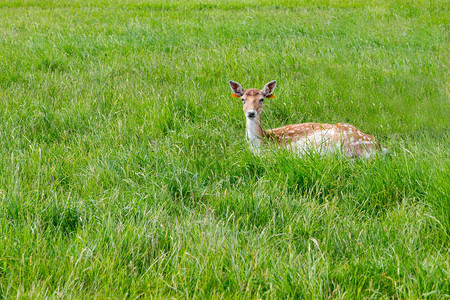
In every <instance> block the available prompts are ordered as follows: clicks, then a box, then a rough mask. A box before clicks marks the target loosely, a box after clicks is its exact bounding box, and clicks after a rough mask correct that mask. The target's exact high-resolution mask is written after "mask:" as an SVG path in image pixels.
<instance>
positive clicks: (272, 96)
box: [266, 95, 275, 98]
mask: <svg viewBox="0 0 450 300" xmlns="http://www.w3.org/2000/svg"><path fill="white" fill-rule="evenodd" d="M266 98H275V96H274V95H269V96H267V97H266Z"/></svg>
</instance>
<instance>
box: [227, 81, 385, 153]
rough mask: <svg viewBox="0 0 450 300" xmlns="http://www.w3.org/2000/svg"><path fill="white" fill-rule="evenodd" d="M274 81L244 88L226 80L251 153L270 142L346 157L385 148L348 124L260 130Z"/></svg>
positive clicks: (274, 84) (302, 150)
mask: <svg viewBox="0 0 450 300" xmlns="http://www.w3.org/2000/svg"><path fill="white" fill-rule="evenodd" d="M276 84H277V82H276V81H275V80H274V81H271V82H269V83H267V84H266V85H265V86H264V88H263V89H262V90H258V89H247V90H245V89H244V88H242V86H241V85H240V84H239V83H237V82H235V81H230V86H231V89H232V91H233V94H232V96H233V97H237V98H241V100H242V104H243V105H244V114H245V117H246V120H247V124H246V127H247V138H248V143H249V146H250V149H251V150H252V151H253V153H259V152H260V149H261V146H262V145H264V144H268V143H273V144H275V145H277V146H278V147H285V148H288V149H290V150H293V151H295V152H297V153H299V154H305V153H310V152H313V153H314V152H315V153H319V154H327V153H334V152H337V151H340V152H341V153H343V154H344V155H346V156H348V157H353V158H356V157H370V156H372V155H374V154H375V153H376V152H377V151H380V150H382V151H383V152H386V150H387V149H386V148H383V147H382V146H381V144H380V143H379V142H378V141H377V140H376V139H375V138H374V137H373V136H371V135H369V134H365V133H363V132H361V130H359V129H358V128H356V127H355V126H353V125H351V124H345V123H338V124H319V123H301V124H293V125H288V126H284V127H280V128H275V129H269V130H264V129H262V127H261V113H262V110H263V102H264V99H266V98H275V97H274V96H273V94H272V93H273V90H274V89H275V86H276Z"/></svg>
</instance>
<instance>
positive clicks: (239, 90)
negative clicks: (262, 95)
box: [230, 81, 244, 97]
mask: <svg viewBox="0 0 450 300" xmlns="http://www.w3.org/2000/svg"><path fill="white" fill-rule="evenodd" d="M230 87H231V90H232V91H233V95H236V97H241V96H242V95H244V88H243V87H242V86H241V85H240V84H239V83H237V82H236V81H230ZM233 97H234V96H233Z"/></svg>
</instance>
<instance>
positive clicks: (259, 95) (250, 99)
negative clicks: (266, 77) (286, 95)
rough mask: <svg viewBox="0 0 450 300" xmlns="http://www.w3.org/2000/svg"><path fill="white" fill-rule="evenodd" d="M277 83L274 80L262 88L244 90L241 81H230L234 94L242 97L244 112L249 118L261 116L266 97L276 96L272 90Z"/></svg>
mask: <svg viewBox="0 0 450 300" xmlns="http://www.w3.org/2000/svg"><path fill="white" fill-rule="evenodd" d="M276 85H277V82H276V81H275V80H273V81H271V82H269V83H268V84H266V85H265V86H264V88H263V89H262V90H258V89H247V90H244V88H242V86H241V85H240V84H239V83H237V82H235V81H230V87H231V90H232V91H233V95H232V96H233V97H237V98H241V100H242V104H243V105H244V106H243V108H244V114H245V117H246V118H247V119H255V118H259V117H260V116H261V112H262V107H263V102H264V99H265V98H275V96H273V95H272V92H273V90H274V89H275V86H276Z"/></svg>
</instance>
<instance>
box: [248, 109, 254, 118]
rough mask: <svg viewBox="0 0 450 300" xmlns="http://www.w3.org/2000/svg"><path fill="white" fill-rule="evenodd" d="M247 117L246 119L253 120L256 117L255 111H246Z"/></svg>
mask: <svg viewBox="0 0 450 300" xmlns="http://www.w3.org/2000/svg"><path fill="white" fill-rule="evenodd" d="M247 117H248V118H254V117H256V111H255V110H249V111H247Z"/></svg>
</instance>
